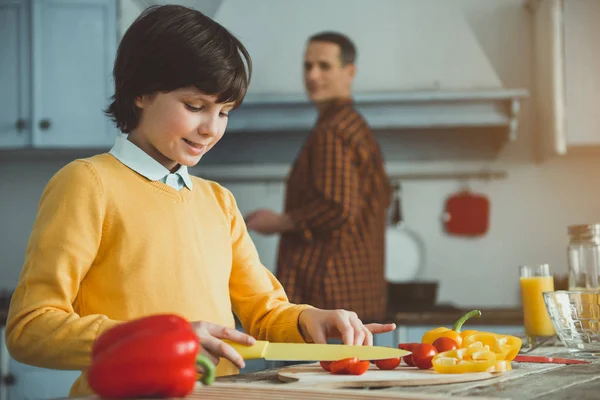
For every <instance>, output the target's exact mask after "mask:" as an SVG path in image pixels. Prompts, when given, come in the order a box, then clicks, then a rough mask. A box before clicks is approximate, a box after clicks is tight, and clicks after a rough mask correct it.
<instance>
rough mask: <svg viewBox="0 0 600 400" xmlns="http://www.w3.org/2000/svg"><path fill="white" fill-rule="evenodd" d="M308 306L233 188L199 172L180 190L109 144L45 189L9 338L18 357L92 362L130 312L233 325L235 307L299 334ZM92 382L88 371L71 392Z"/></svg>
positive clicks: (266, 327) (61, 365)
mask: <svg viewBox="0 0 600 400" xmlns="http://www.w3.org/2000/svg"><path fill="white" fill-rule="evenodd" d="M307 307H309V306H306V305H302V306H300V305H293V304H290V303H288V301H287V297H286V295H285V293H284V291H283V289H282V287H281V285H280V283H279V282H278V281H277V280H276V279H275V277H274V276H273V275H272V274H271V273H270V272H269V271H268V270H267V269H266V268H265V267H264V266H263V265H262V264H261V262H260V260H259V257H258V254H257V252H256V249H255V247H254V245H253V243H252V240H251V239H250V237H249V235H248V233H247V231H246V227H245V224H244V220H243V217H242V216H241V214H240V212H239V210H238V208H237V206H236V203H235V199H234V198H233V196H232V194H231V193H230V192H229V191H228V190H227V189H225V188H223V187H221V186H220V185H218V184H217V183H214V182H210V181H206V180H203V179H200V178H196V177H193V189H192V190H189V189H187V188H185V189H183V190H181V191H176V190H174V189H172V188H171V187H169V186H167V185H165V184H164V183H161V182H153V181H149V180H148V179H146V178H144V177H142V176H140V175H138V174H137V173H135V172H134V171H132V170H131V169H129V168H127V167H126V166H124V165H123V164H121V163H120V162H119V161H117V160H116V159H115V158H114V157H113V156H112V155H109V154H101V155H98V156H94V157H91V158H88V159H83V160H77V161H73V162H71V163H69V164H68V165H66V166H65V167H64V168H62V169H61V170H60V171H59V172H58V173H57V174H56V175H55V176H54V177H53V178H52V179H51V180H50V182H49V183H48V185H47V187H46V188H45V191H44V193H43V195H42V198H41V201H40V204H39V209H38V214H37V219H36V222H35V225H34V227H33V231H32V234H31V237H30V241H29V244H28V247H27V251H26V255H25V264H24V267H23V271H22V273H21V276H20V279H19V283H18V286H17V288H16V290H15V292H14V295H13V297H12V301H11V304H10V310H9V315H8V323H7V327H6V335H7V336H6V337H7V339H6V341H7V345H8V349H9V352H10V354H11V355H12V356H13V357H14V358H15V359H16V360H18V361H20V362H23V363H27V364H31V365H36V366H40V367H46V368H55V369H70V370H82V371H85V369H86V368H87V366H88V365H89V362H90V351H91V347H92V344H93V342H94V340H95V339H96V338H97V337H98V335H99V334H100V333H102V332H103V331H105V330H106V329H108V328H110V327H112V326H115V325H116V324H118V323H119V322H120V321H127V320H131V319H134V318H138V317H142V316H145V315H149V314H154V313H177V314H179V315H182V316H183V317H185V318H187V319H188V320H190V321H209V322H213V323H216V324H221V325H225V326H229V327H233V326H234V318H233V314H232V311H233V312H235V314H236V315H237V316H238V318H239V319H240V321H241V323H242V325H243V327H244V329H245V330H246V332H248V333H249V334H251V335H252V336H254V337H256V338H257V339H261V340H270V341H278V342H301V341H302V336H301V335H300V333H299V332H298V316H299V314H300V312H301V311H302V310H304V309H306V308H307ZM236 372H237V370H236V368H235V367H234V366H233V365H232V364H231V363H229V362H227V361H225V360H222V361H221V363H220V364H219V366H218V368H217V373H218V374H219V375H227V374H232V373H236ZM90 393H91V391H90V389H89V387H88V386H87V383H86V380H85V374H83V375H82V376H80V377H79V379H78V380H77V381H76V382H75V384H74V385H73V387H72V389H71V395H73V396H74V395H82V394H90Z"/></svg>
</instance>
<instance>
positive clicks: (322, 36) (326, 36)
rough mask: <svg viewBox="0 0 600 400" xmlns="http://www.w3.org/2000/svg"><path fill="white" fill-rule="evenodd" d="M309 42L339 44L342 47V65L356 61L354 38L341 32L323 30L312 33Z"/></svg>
mask: <svg viewBox="0 0 600 400" xmlns="http://www.w3.org/2000/svg"><path fill="white" fill-rule="evenodd" d="M309 42H326V43H333V44H337V45H338V46H339V47H340V59H341V61H342V65H347V64H354V63H355V62H356V47H355V46H354V43H352V40H350V38H349V37H348V36H346V35H344V34H341V33H339V32H321V33H317V34H315V35H312V36H311V37H310V39H309Z"/></svg>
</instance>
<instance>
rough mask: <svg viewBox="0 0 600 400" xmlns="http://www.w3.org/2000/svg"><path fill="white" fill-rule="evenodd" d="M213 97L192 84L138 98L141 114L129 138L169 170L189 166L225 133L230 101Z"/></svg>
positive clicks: (230, 106) (231, 104)
mask: <svg viewBox="0 0 600 400" xmlns="http://www.w3.org/2000/svg"><path fill="white" fill-rule="evenodd" d="M215 100H216V96H209V95H205V94H203V93H201V92H200V91H199V90H198V89H196V88H195V87H190V88H182V89H177V90H174V91H172V92H169V93H160V92H159V93H155V94H153V95H146V96H141V97H138V98H136V102H135V104H136V105H137V106H138V107H139V108H140V109H141V110H142V113H141V117H140V120H139V124H138V126H137V128H136V129H135V130H134V131H133V132H131V133H130V134H129V140H130V141H132V142H133V143H135V144H136V145H137V146H138V147H140V148H141V149H142V150H144V151H145V152H146V153H148V154H149V155H150V156H151V157H153V158H154V159H155V160H156V161H158V162H159V163H161V164H162V165H163V166H165V167H166V168H167V169H169V170H170V171H173V170H175V169H176V168H178V164H181V165H185V166H187V167H192V166H194V165H196V164H197V163H198V162H199V161H200V158H202V156H203V155H204V154H206V153H207V152H208V151H209V150H210V149H211V148H212V147H213V146H214V145H215V144H216V143H217V142H218V141H219V140H220V139H221V138H222V137H223V134H224V133H225V128H226V127H227V115H228V113H229V111H231V109H232V108H233V105H234V104H233V103H226V104H219V103H216V102H215Z"/></svg>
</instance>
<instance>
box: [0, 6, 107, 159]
mask: <svg viewBox="0 0 600 400" xmlns="http://www.w3.org/2000/svg"><path fill="white" fill-rule="evenodd" d="M116 5H117V2H116V0H0V35H1V40H2V42H3V45H2V46H1V48H0V55H1V57H0V87H2V88H3V92H2V94H1V96H0V147H2V148H19V147H21V148H22V147H34V148H93V147H108V146H110V145H112V143H113V142H114V138H115V135H116V133H117V129H116V127H115V126H114V124H113V123H112V122H111V121H110V120H109V118H107V117H106V116H105V115H104V112H103V110H104V109H105V108H106V106H107V105H108V103H109V101H110V96H111V95H112V92H113V84H112V66H113V62H114V57H115V54H116V47H117V40H118V39H117V26H116V20H117V11H116ZM4 43H6V45H5V44H4Z"/></svg>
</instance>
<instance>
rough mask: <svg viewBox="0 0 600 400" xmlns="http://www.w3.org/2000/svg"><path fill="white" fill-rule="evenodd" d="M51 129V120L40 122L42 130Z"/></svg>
mask: <svg viewBox="0 0 600 400" xmlns="http://www.w3.org/2000/svg"><path fill="white" fill-rule="evenodd" d="M49 128H50V120H49V119H43V120H41V121H40V129H41V130H43V131H45V130H47V129H49Z"/></svg>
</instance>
